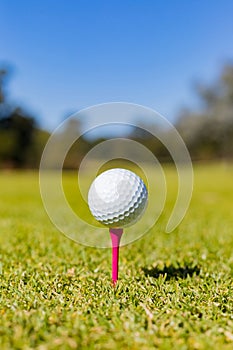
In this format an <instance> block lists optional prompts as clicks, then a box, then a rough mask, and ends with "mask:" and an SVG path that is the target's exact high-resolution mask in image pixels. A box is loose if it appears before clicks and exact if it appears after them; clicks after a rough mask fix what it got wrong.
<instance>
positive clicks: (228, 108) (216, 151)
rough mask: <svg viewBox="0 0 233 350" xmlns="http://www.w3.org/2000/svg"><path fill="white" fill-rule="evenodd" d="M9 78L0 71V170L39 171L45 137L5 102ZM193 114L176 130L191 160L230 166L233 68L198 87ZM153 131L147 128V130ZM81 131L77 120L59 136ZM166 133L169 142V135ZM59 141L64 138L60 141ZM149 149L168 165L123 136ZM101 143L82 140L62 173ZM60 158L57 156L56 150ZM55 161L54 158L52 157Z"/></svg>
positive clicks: (185, 114) (153, 146)
mask: <svg viewBox="0 0 233 350" xmlns="http://www.w3.org/2000/svg"><path fill="white" fill-rule="evenodd" d="M7 76H8V72H7V70H5V69H0V168H38V166H39V163H40V158H41V155H42V152H43V148H44V146H45V144H46V142H47V140H48V138H49V135H50V134H49V132H48V131H46V130H43V129H41V128H40V127H39V126H38V124H37V122H36V119H35V118H34V117H32V116H30V115H28V113H27V112H26V111H25V110H24V109H23V108H20V107H18V106H16V107H15V106H12V105H11V104H10V103H9V102H8V101H7V98H6V93H5V85H6V81H7ZM196 91H197V94H198V97H199V100H200V108H199V110H198V111H193V110H191V109H188V108H186V109H183V110H182V111H181V113H180V115H179V116H178V118H177V122H176V124H175V127H176V128H177V130H178V131H179V133H180V135H181V136H182V138H183V139H184V141H185V143H186V145H187V147H188V149H189V152H190V154H191V157H192V159H193V160H194V161H195V160H197V161H198V160H217V159H225V160H232V158H233V65H227V66H225V67H224V68H223V70H222V72H221V74H220V76H219V79H218V80H217V81H216V83H214V84H212V85H210V86H203V85H198V86H197V87H196ZM153 127H154V126H153V125H151V128H153ZM75 128H76V129H80V125H79V123H78V122H77V121H76V120H70V121H69V123H68V124H67V128H66V130H65V131H64V135H66V137H69V133H70V132H72V130H75ZM164 132H167V133H168V135H167V137H169V130H167V131H164ZM64 135H63V136H61V137H65V136H64ZM127 137H128V138H131V139H133V140H136V141H138V142H140V143H142V144H143V145H145V146H146V147H147V148H148V149H150V150H151V151H152V152H153V153H154V154H155V156H156V157H157V158H158V159H159V161H165V162H167V161H171V158H170V155H169V153H168V151H167V150H166V148H165V147H164V146H163V145H162V144H161V142H160V141H159V140H158V139H156V138H155V137H154V136H153V135H152V134H150V133H149V132H146V131H144V130H143V125H142V128H138V127H136V128H134V130H133V131H132V132H131V133H130V135H128V136H127ZM102 141H104V139H103V138H102V139H96V140H94V141H90V140H89V139H87V138H85V135H84V136H82V137H80V138H79V140H77V141H76V142H75V143H74V144H73V145H72V147H71V149H70V151H69V152H68V154H67V157H66V159H65V162H64V167H65V168H67V169H73V168H77V167H78V165H79V164H80V162H81V160H82V158H83V157H84V156H85V154H86V153H87V152H88V151H89V150H90V149H91V148H92V147H93V146H95V145H96V144H98V143H99V142H102ZM57 156H59V150H57ZM54 159H56V155H54Z"/></svg>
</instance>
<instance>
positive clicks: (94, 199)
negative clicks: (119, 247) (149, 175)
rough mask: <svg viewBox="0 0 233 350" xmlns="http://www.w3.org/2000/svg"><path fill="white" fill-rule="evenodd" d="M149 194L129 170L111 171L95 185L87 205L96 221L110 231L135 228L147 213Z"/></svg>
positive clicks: (97, 179) (100, 177) (116, 169)
mask: <svg viewBox="0 0 233 350" xmlns="http://www.w3.org/2000/svg"><path fill="white" fill-rule="evenodd" d="M147 201H148V192H147V188H146V185H145V184H144V182H143V180H142V179H141V178H140V177H139V176H138V175H136V174H135V173H133V172H132V171H130V170H126V169H120V168H115V169H110V170H107V171H105V172H103V173H102V174H100V175H99V176H97V178H96V179H95V180H94V181H93V183H92V184H91V187H90V189H89V192H88V205H89V208H90V211H91V213H92V215H93V216H94V217H95V219H96V220H97V221H99V222H101V223H102V224H104V225H106V226H108V227H112V228H114V227H125V226H130V225H132V224H134V223H135V222H136V221H138V220H139V219H140V217H141V216H142V214H143V213H144V211H145V209H146V206H147Z"/></svg>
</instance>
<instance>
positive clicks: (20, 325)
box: [0, 164, 233, 350]
mask: <svg viewBox="0 0 233 350" xmlns="http://www.w3.org/2000/svg"><path fill="white" fill-rule="evenodd" d="M72 176H73V175H72V174H68V175H67V176H65V180H64V181H67V183H69V182H70V181H71V179H72ZM73 178H75V177H74V176H73ZM167 178H168V182H169V188H170V192H169V193H170V197H169V198H168V203H167V206H166V208H165V211H164V213H163V215H162V216H161V219H160V220H159V222H158V223H157V225H156V226H155V227H154V228H153V230H151V232H150V233H149V234H147V235H146V236H145V237H144V238H143V239H141V240H140V241H137V242H135V243H134V244H132V245H130V246H126V247H122V249H121V255H120V272H119V277H120V280H119V283H118V285H117V288H116V289H115V290H113V288H112V286H111V282H110V276H111V270H110V267H111V264H110V261H111V251H110V250H109V249H94V248H88V247H84V246H81V245H77V244H75V243H74V242H72V241H71V240H69V239H67V238H66V237H64V236H63V235H61V234H59V232H58V231H57V230H56V229H55V228H54V227H53V225H52V224H51V222H50V221H49V219H48V217H47V215H46V213H45V212H44V209H43V205H42V202H41V199H40V195H39V188H38V175H37V174H36V173H30V172H29V173H13V172H9V173H7V172H5V173H4V172H2V173H1V174H0V261H1V265H0V272H1V275H0V283H1V290H0V293H1V295H0V349H1V350H4V349H38V350H46V349H101V350H102V349H135V350H136V349H138V350H139V349H140V350H144V349H156V348H158V349H182V350H185V349H197V350H199V349H229V350H230V349H232V347H233V283H232V268H233V252H232V251H233V232H232V227H233V217H232V198H233V181H232V179H233V166H230V165H222V164H219V165H209V166H201V165H198V166H195V187H194V193H193V199H192V203H191V206H190V209H189V211H188V214H187V216H186V217H185V219H184V221H183V222H182V224H181V225H180V226H179V228H178V229H176V231H175V232H173V233H172V234H165V233H164V232H163V228H164V225H165V223H166V221H167V219H168V217H169V213H170V205H171V203H172V202H173V201H174V195H175V191H172V184H173V181H174V180H175V178H176V175H175V173H174V171H173V170H172V169H170V168H167ZM67 188H69V186H67ZM77 229H78V228H77ZM106 234H108V233H107V231H106Z"/></svg>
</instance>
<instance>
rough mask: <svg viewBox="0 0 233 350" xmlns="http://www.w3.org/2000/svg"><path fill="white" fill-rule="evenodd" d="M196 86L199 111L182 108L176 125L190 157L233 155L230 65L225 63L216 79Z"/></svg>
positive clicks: (232, 72) (231, 67)
mask: <svg viewBox="0 0 233 350" xmlns="http://www.w3.org/2000/svg"><path fill="white" fill-rule="evenodd" d="M196 90H197V94H198V96H199V98H200V100H201V102H202V104H201V105H202V109H201V111H199V112H195V111H191V110H189V109H186V110H183V111H182V112H181V114H180V117H179V120H178V122H177V125H176V126H177V128H178V130H179V132H180V133H181V135H182V137H183V139H184V141H185V142H186V145H187V146H188V148H189V151H190V153H191V155H192V158H193V159H215V158H221V159H223V158H224V159H229V158H232V157H233V66H232V65H227V66H225V67H224V68H223V70H222V72H221V74H220V77H219V79H218V80H217V82H216V83H214V84H212V85H210V86H205V85H199V86H197V88H196Z"/></svg>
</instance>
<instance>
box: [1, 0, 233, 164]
mask: <svg viewBox="0 0 233 350" xmlns="http://www.w3.org/2000/svg"><path fill="white" fill-rule="evenodd" d="M232 13H233V2H232V1H231V0H223V1H216V0H214V1H210V0H206V1H203V2H201V1H192V0H191V1H184V0H180V1H170V2H168V1H162V0H161V1H160V0H158V1H149V0H146V1H129V0H126V1H117V2H116V1H107V0H106V1H103V0H100V1H84V0H79V1H69V2H67V1H63V0H62V1H59V2H57V1H55V0H49V1H45V0H41V1H34V2H31V1H29V0H21V1H16V0H11V1H7V0H2V1H1V3H0V33H1V40H0V168H1V169H5V168H7V169H14V168H38V166H39V163H40V158H41V154H42V151H43V148H44V146H45V144H46V141H47V140H48V138H49V135H50V134H51V132H52V131H53V130H54V129H55V128H56V127H57V126H58V125H59V124H60V123H61V122H62V121H63V120H64V119H65V118H66V117H67V116H69V115H71V114H72V113H73V112H76V111H79V110H81V109H83V108H86V107H89V106H91V105H94V104H99V103H105V102H114V101H123V102H124V101H125V102H131V103H137V104H141V105H145V106H148V107H150V108H153V109H155V110H156V111H158V112H159V113H161V114H162V115H164V116H165V117H166V118H167V119H168V120H169V121H170V122H171V123H173V124H174V125H175V127H176V128H177V129H178V131H179V132H180V134H181V136H182V137H183V139H184V141H185V143H186V145H187V147H188V149H189V151H190V154H191V157H192V159H193V161H199V162H200V161H205V162H207V161H208V162H210V161H216V160H221V161H232V158H233V41H232V37H233V21H232ZM136 117H137V118H139V116H136ZM99 122H100V123H101V120H100V121H99ZM138 122H139V123H141V125H142V127H143V123H144V122H145V121H144V120H143V116H141V121H140V120H139V121H138V120H137V123H138ZM82 123H83V125H85V123H87V120H85V118H84V119H83V120H82V121H81V123H80V122H75V121H73V122H72V121H70V124H69V127H70V128H71V129H72V128H80V130H82V126H83V125H82ZM151 127H153V125H151ZM168 132H169V131H168ZM122 136H127V137H128V138H131V139H133V140H136V141H139V142H140V143H142V144H144V145H145V146H147V147H148V148H149V149H150V150H151V151H152V152H153V153H154V154H155V155H156V157H157V158H158V159H159V160H160V161H161V162H170V161H171V159H170V156H169V154H168V152H167V151H166V149H165V148H164V146H163V145H162V144H161V143H160V142H159V141H158V140H157V139H155V137H154V136H152V135H151V134H150V133H148V132H144V131H142V130H141V129H139V128H132V129H131V130H130V131H129V130H127V131H126V130H123V129H122ZM111 137H114V135H112V134H111V132H110V133H109V134H108V132H107V131H104V132H103V130H102V131H101V129H100V130H99V132H96V133H95V135H94V136H93V137H88V135H84V136H82V137H81V138H80V139H79V141H77V142H76V144H74V145H73V147H72V149H71V150H70V152H69V154H68V155H67V157H66V161H65V168H67V169H72V168H76V167H77V166H79V164H80V162H81V160H82V158H83V157H84V155H85V154H86V153H87V151H88V150H90V149H91V148H92V147H93V146H94V145H96V144H97V143H99V142H100V141H103V140H105V139H108V138H111Z"/></svg>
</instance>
